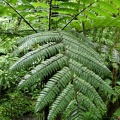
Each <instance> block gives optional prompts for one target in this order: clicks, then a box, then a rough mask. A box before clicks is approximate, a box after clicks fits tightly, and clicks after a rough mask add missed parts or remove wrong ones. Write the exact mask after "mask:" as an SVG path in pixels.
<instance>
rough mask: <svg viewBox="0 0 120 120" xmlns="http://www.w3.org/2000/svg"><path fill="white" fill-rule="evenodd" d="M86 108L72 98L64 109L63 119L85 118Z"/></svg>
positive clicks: (83, 119)
mask: <svg viewBox="0 0 120 120" xmlns="http://www.w3.org/2000/svg"><path fill="white" fill-rule="evenodd" d="M85 112H86V109H85V108H84V107H83V106H81V105H79V104H78V103H77V102H76V100H72V101H71V102H70V103H69V105H68V106H67V108H66V110H65V113H64V114H65V119H67V120H86V119H87V118H86V114H85Z"/></svg>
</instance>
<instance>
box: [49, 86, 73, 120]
mask: <svg viewBox="0 0 120 120" xmlns="http://www.w3.org/2000/svg"><path fill="white" fill-rule="evenodd" d="M73 98H74V88H73V85H72V84H69V85H68V86H67V87H66V88H65V89H64V90H63V91H62V93H61V94H60V95H59V96H58V97H57V99H56V100H55V102H54V103H53V104H52V106H51V110H50V112H49V115H48V119H49V120H53V119H54V118H55V117H56V116H57V114H59V113H60V112H61V111H63V110H64V109H65V108H66V107H67V106H68V104H69V102H70V101H71V100H73Z"/></svg>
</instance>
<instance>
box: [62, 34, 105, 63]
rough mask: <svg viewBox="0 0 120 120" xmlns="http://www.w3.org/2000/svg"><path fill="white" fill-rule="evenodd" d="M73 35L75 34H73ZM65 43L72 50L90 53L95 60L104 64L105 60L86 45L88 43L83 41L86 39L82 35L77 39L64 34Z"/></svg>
mask: <svg viewBox="0 0 120 120" xmlns="http://www.w3.org/2000/svg"><path fill="white" fill-rule="evenodd" d="M72 34H73V33H72ZM62 35H63V36H62V37H63V41H64V43H65V44H66V45H67V46H70V47H72V48H75V49H76V50H80V51H81V52H83V53H86V54H87V53H88V54H89V55H90V56H93V58H96V59H97V60H98V61H99V62H102V63H103V60H102V59H101V57H100V56H99V55H98V53H96V52H95V51H94V50H93V49H92V48H91V47H89V46H88V45H86V43H85V42H84V41H83V40H85V41H86V39H87V38H86V39H85V37H84V36H83V35H82V34H78V37H79V38H78V37H75V36H73V35H71V34H69V33H67V32H62Z"/></svg>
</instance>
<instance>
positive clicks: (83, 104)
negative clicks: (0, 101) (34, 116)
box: [10, 31, 113, 120]
mask: <svg viewBox="0 0 120 120" xmlns="http://www.w3.org/2000/svg"><path fill="white" fill-rule="evenodd" d="M79 36H81V35H79ZM84 39H85V37H84ZM84 39H83V36H81V37H78V38H77V37H76V36H73V35H72V34H70V33H67V32H64V31H61V32H51V31H50V32H43V33H37V34H34V35H30V36H27V37H25V38H23V39H22V40H21V41H20V43H19V47H18V49H17V50H15V52H16V53H17V54H19V53H20V52H23V51H25V50H26V49H30V50H31V51H30V52H28V53H26V52H25V55H23V57H21V58H20V59H19V60H18V61H17V62H15V63H14V64H13V66H11V68H10V70H11V71H12V72H14V71H16V70H17V71H20V70H21V69H23V68H27V69H26V70H29V69H28V68H29V67H31V66H32V70H30V71H29V73H28V74H27V75H25V76H24V78H23V80H21V82H20V83H19V88H20V89H22V88H24V87H29V86H31V85H34V84H37V83H38V82H41V81H44V80H45V79H46V77H47V78H48V79H47V83H46V84H45V86H44V88H43V90H42V91H41V92H40V95H39V97H38V100H37V104H36V106H35V111H36V112H38V111H41V110H43V109H44V107H46V106H48V104H49V108H50V111H49V115H48V120H53V119H54V118H55V117H56V116H57V115H58V114H60V113H61V114H63V112H64V111H65V113H66V114H63V119H69V118H70V116H71V120H74V119H83V120H85V119H86V116H88V117H90V118H91V119H93V120H96V119H102V116H103V115H104V114H105V113H106V106H105V104H104V102H103V101H102V98H101V97H100V96H99V94H98V93H97V91H96V89H98V88H99V90H101V91H104V92H106V93H110V94H112V93H113V90H112V88H111V87H110V86H109V85H107V83H105V82H104V81H103V79H102V77H103V76H107V75H111V74H110V71H109V69H108V68H107V67H106V66H105V65H104V63H103V61H102V59H101V58H100V56H99V55H98V54H97V53H96V52H95V51H94V50H93V49H92V48H91V47H90V46H89V45H88V44H86V43H85V42H86V41H84ZM36 43H37V44H39V48H38V47H37V48H36V47H35V46H34V45H35V44H36ZM32 46H34V47H33V48H34V49H35V48H36V50H33V51H32ZM77 113H78V114H77ZM89 113H90V115H88V114H89Z"/></svg>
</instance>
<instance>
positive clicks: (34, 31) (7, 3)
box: [3, 0, 37, 33]
mask: <svg viewBox="0 0 120 120" xmlns="http://www.w3.org/2000/svg"><path fill="white" fill-rule="evenodd" d="M3 1H4V2H5V3H6V4H7V5H8V6H9V7H10V8H12V9H13V10H14V11H15V12H16V13H17V14H18V15H19V16H20V17H21V18H22V19H23V20H24V21H25V23H26V24H27V25H28V26H29V27H31V28H32V30H33V31H34V32H35V33H37V31H36V30H35V29H34V28H33V26H32V25H31V24H30V23H29V22H28V21H27V20H26V19H25V18H24V17H23V16H22V15H21V14H20V13H19V12H18V11H17V10H16V9H15V8H14V7H13V6H12V5H10V4H9V3H8V2H7V1H5V0H3Z"/></svg>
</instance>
